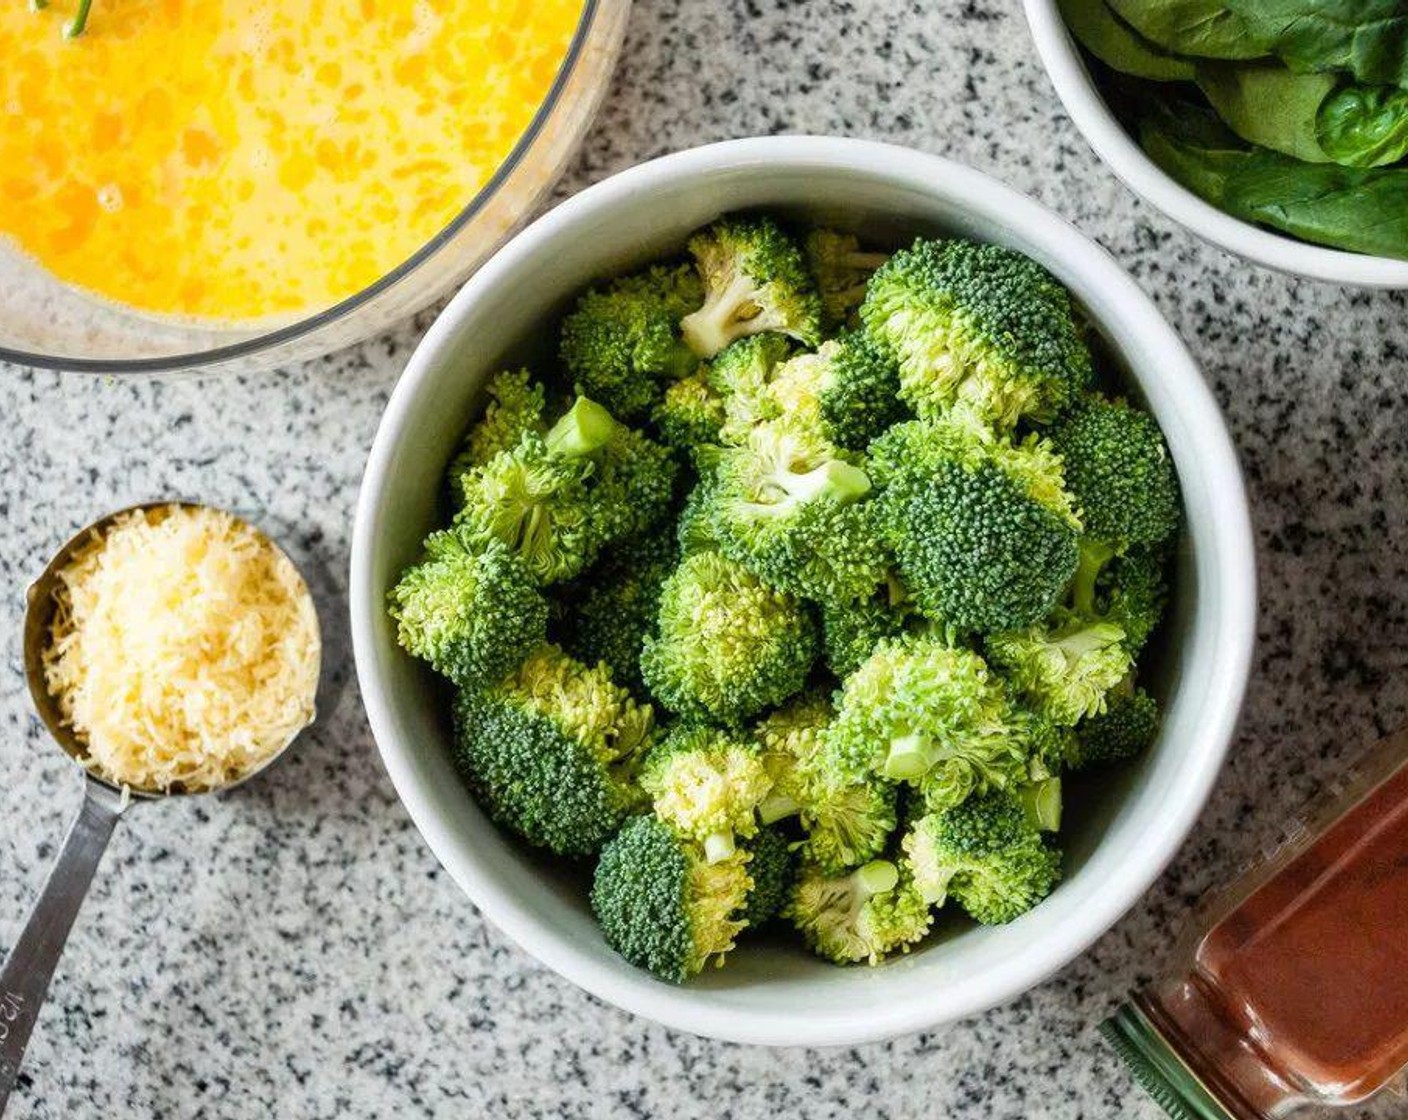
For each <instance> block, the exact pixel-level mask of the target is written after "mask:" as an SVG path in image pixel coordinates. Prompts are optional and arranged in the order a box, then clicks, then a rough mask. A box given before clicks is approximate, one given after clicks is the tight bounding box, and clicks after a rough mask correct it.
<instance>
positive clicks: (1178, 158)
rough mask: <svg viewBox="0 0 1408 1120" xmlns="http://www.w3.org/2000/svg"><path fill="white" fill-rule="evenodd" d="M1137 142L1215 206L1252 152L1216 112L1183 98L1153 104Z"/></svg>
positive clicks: (1180, 180) (1183, 182)
mask: <svg viewBox="0 0 1408 1120" xmlns="http://www.w3.org/2000/svg"><path fill="white" fill-rule="evenodd" d="M1139 142H1140V144H1141V145H1142V146H1143V148H1144V150H1145V152H1147V153H1148V155H1149V158H1150V159H1152V160H1153V161H1154V162H1155V163H1157V164H1158V165H1159V166H1160V167H1162V168H1163V169H1164V170H1165V171H1166V172H1168V174H1169V175H1171V176H1172V177H1173V178H1174V179H1175V180H1176V181H1177V182H1179V183H1181V184H1182V185H1183V186H1185V187H1187V188H1188V189H1189V190H1190V191H1192V192H1193V193H1194V194H1196V195H1198V196H1199V197H1200V198H1202V199H1203V200H1204V201H1206V202H1210V203H1212V204H1213V205H1214V206H1217V207H1221V206H1222V205H1223V201H1222V200H1223V198H1224V197H1225V195H1226V194H1227V183H1228V180H1229V179H1230V178H1231V177H1232V175H1233V174H1235V173H1236V171H1237V170H1238V169H1239V168H1240V167H1242V166H1243V165H1244V164H1245V163H1246V162H1247V160H1249V159H1250V158H1251V156H1252V151H1251V148H1250V147H1248V145H1247V144H1246V143H1245V142H1244V141H1243V140H1242V139H1241V138H1240V137H1238V136H1237V135H1236V134H1235V133H1233V132H1231V131H1230V130H1229V129H1228V128H1227V126H1226V125H1224V124H1223V123H1222V121H1221V120H1219V119H1218V117H1217V116H1216V114H1214V113H1211V112H1209V111H1208V110H1207V109H1206V108H1205V107H1203V106H1199V105H1193V104H1190V103H1187V102H1182V101H1175V102H1170V103H1163V104H1159V105H1155V106H1153V107H1152V108H1151V109H1150V111H1149V112H1148V113H1147V114H1146V115H1145V117H1144V118H1143V120H1141V121H1140V124H1139Z"/></svg>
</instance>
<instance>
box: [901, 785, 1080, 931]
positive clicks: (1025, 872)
mask: <svg viewBox="0 0 1408 1120" xmlns="http://www.w3.org/2000/svg"><path fill="white" fill-rule="evenodd" d="M902 847H903V848H904V853H905V856H906V860H907V863H908V866H909V869H910V871H911V873H912V874H913V876H914V883H915V887H916V888H917V889H918V891H919V893H920V894H921V895H922V896H923V897H924V899H925V900H926V901H927V902H929V903H930V904H933V905H943V903H944V902H945V901H946V900H947V899H949V898H952V899H953V900H954V901H955V902H957V903H958V905H960V906H961V907H963V909H964V910H966V911H967V912H968V914H969V916H970V917H972V918H974V919H975V920H977V921H979V922H981V923H983V924H984V925H1000V924H1001V923H1003V922H1010V921H1012V920H1013V919H1014V918H1017V917H1019V916H1020V915H1022V914H1025V913H1026V912H1027V911H1028V910H1030V909H1031V908H1032V907H1033V906H1035V905H1036V904H1037V903H1038V902H1040V901H1041V900H1042V899H1043V898H1045V897H1046V896H1047V895H1048V894H1050V893H1051V889H1052V887H1054V886H1055V885H1056V883H1057V881H1058V880H1059V879H1060V877H1061V853H1060V851H1059V850H1058V849H1057V848H1056V847H1054V846H1053V845H1051V844H1049V843H1048V842H1047V841H1046V840H1045V838H1044V837H1043V836H1042V834H1041V831H1040V830H1039V829H1037V828H1036V827H1035V826H1034V825H1033V824H1032V823H1031V821H1030V820H1029V819H1028V817H1027V813H1026V811H1025V810H1024V809H1023V807H1022V805H1021V804H1020V803H1018V802H1017V801H1016V800H1015V799H1014V798H1012V797H1010V796H1008V795H1007V794H1003V793H991V794H988V795H986V796H982V797H973V798H969V799H968V800H967V801H965V802H964V803H963V804H962V805H959V806H956V807H955V808H952V809H946V810H944V811H942V812H938V813H931V814H929V815H928V816H925V817H922V818H920V819H919V820H918V821H917V822H916V823H915V825H914V827H913V828H912V829H911V830H910V832H909V833H908V834H907V835H906V836H905V838H904V840H903V842H902Z"/></svg>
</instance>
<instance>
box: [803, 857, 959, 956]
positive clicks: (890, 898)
mask: <svg viewBox="0 0 1408 1120" xmlns="http://www.w3.org/2000/svg"><path fill="white" fill-rule="evenodd" d="M784 916H785V917H787V918H788V919H790V920H791V922H792V923H793V925H795V926H796V927H797V929H799V930H800V931H801V933H802V936H803V937H804V938H805V939H806V942H807V945H808V947H810V948H811V950H812V951H813V952H814V953H816V954H817V955H818V956H821V957H825V958H826V959H827V960H829V961H834V962H835V963H836V964H855V963H857V962H859V961H869V962H870V963H871V964H879V963H880V961H882V960H883V959H884V958H885V957H887V956H889V955H890V954H892V953H895V952H901V951H902V952H908V951H909V947H910V946H911V945H912V944H914V943H915V942H916V941H919V940H921V939H922V938H923V937H924V935H925V934H926V933H928V932H929V926H930V923H931V922H932V920H933V917H932V915H931V913H930V911H929V906H928V904H927V903H925V901H924V899H923V898H922V897H921V896H920V895H919V892H918V891H916V890H915V889H914V886H913V885H912V884H911V883H910V882H909V881H908V879H907V878H905V877H902V876H901V875H900V872H899V869H898V868H897V867H896V866H895V865H894V864H893V863H891V862H889V861H888V860H873V861H871V862H870V863H867V864H864V865H863V866H861V867H858V868H857V869H856V870H854V871H852V872H850V873H849V874H847V875H842V876H839V877H834V878H828V877H827V876H826V875H824V874H823V873H822V871H821V869H820V868H817V867H814V866H810V865H807V866H804V867H803V868H802V872H801V875H800V877H799V878H798V881H797V886H796V888H795V889H794V890H793V892H792V899H791V901H790V902H789V903H788V905H787V909H786V910H785V911H784Z"/></svg>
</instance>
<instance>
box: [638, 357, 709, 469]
mask: <svg viewBox="0 0 1408 1120" xmlns="http://www.w3.org/2000/svg"><path fill="white" fill-rule="evenodd" d="M724 417H725V409H724V398H723V397H722V396H720V395H719V394H718V393H716V392H714V390H713V389H711V388H710V387H709V380H708V378H707V377H705V376H704V374H703V373H693V374H690V375H689V376H688V377H681V378H680V379H679V380H678V381H675V382H672V383H671V385H670V387H669V388H668V389H666V390H665V395H664V397H663V398H662V399H661V401H660V403H659V404H657V405H656V406H655V411H654V412H652V413H651V419H652V420H653V421H654V423H655V429H656V431H658V432H659V433H660V439H661V440H662V441H663V442H664V443H665V444H666V445H667V446H669V447H673V448H674V449H675V450H677V451H683V452H685V453H686V454H688V455H690V456H693V455H695V453H696V450H697V449H698V448H701V447H706V446H709V445H712V444H717V443H718V442H719V438H720V435H719V433H720V432H721V431H722V429H723V426H724Z"/></svg>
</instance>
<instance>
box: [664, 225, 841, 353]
mask: <svg viewBox="0 0 1408 1120" xmlns="http://www.w3.org/2000/svg"><path fill="white" fill-rule="evenodd" d="M689 251H690V253H691V254H692V255H693V256H694V260H695V264H696V265H697V266H698V269H699V275H700V277H701V279H702V280H703V282H704V303H703V306H701V307H700V308H699V309H698V310H697V311H693V312H691V313H690V314H688V315H686V316H685V317H684V318H683V319H682V320H681V322H680V329H681V331H682V332H683V334H684V340H685V342H686V343H687V344H688V345H689V348H690V349H691V350H693V351H694V353H695V354H697V355H699V357H701V358H712V357H713V356H714V355H715V354H717V353H718V352H719V351H720V350H722V349H723V348H724V347H725V346H727V345H728V344H729V343H731V342H734V341H736V340H738V339H740V338H746V337H748V336H749V335H755V334H761V333H762V332H763V331H776V332H777V333H779V334H785V335H788V336H790V337H792V338H795V339H797V340H798V341H799V342H801V343H803V344H805V345H807V346H815V345H816V344H817V343H818V342H820V341H821V300H820V298H819V297H818V296H817V294H816V289H815V287H814V286H813V282H812V278H811V275H810V274H809V273H808V272H807V267H806V262H805V260H804V258H803V256H802V251H801V249H799V248H798V247H797V244H796V243H795V242H794V241H793V240H792V239H791V238H790V237H788V235H787V234H786V233H784V232H783V231H782V228H781V227H780V226H779V225H778V224H777V223H776V222H774V221H772V219H770V218H724V219H722V220H721V221H718V222H715V223H714V224H713V225H712V226H710V227H709V228H708V229H705V230H702V231H701V232H699V233H697V234H695V235H694V236H693V237H692V238H690V241H689Z"/></svg>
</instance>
